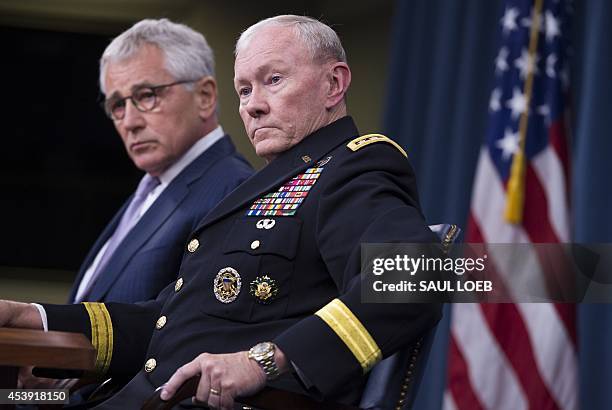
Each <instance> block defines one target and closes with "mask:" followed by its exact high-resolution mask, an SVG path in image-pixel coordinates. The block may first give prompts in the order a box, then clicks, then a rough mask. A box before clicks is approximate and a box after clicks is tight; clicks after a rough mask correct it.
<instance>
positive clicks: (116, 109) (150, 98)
mask: <svg viewBox="0 0 612 410" xmlns="http://www.w3.org/2000/svg"><path fill="white" fill-rule="evenodd" d="M195 81H197V80H181V81H175V82H173V83H170V84H162V85H155V86H153V87H142V88H139V89H137V90H136V91H134V92H133V93H132V95H128V96H127V97H123V98H109V99H107V100H104V101H103V102H102V108H103V109H104V111H105V112H106V115H108V117H109V118H110V119H112V120H114V121H120V120H122V119H123V118H125V107H126V105H127V100H131V101H132V104H134V107H136V109H137V110H138V111H140V112H149V111H153V110H154V109H155V108H156V107H157V105H158V104H159V93H160V91H162V90H163V89H165V88H168V87H172V86H174V85H178V84H186V83H193V82H195Z"/></svg>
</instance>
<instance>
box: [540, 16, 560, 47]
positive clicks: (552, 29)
mask: <svg viewBox="0 0 612 410" xmlns="http://www.w3.org/2000/svg"><path fill="white" fill-rule="evenodd" d="M544 18H545V19H546V21H545V24H544V28H545V29H546V41H552V40H554V38H555V36H560V35H561V27H560V26H559V20H557V19H556V18H555V16H554V15H553V14H552V13H551V12H550V11H549V10H547V11H546V14H545V15H544Z"/></svg>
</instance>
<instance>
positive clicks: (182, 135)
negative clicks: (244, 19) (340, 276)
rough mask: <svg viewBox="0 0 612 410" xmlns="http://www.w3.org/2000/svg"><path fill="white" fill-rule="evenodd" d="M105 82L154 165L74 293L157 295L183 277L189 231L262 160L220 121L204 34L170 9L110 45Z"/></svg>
mask: <svg viewBox="0 0 612 410" xmlns="http://www.w3.org/2000/svg"><path fill="white" fill-rule="evenodd" d="M100 86H101V89H102V92H103V93H104V94H105V96H106V100H105V103H104V107H105V110H106V112H107V114H108V116H109V117H110V119H111V120H112V121H113V122H114V124H115V127H116V129H117V132H118V133H119V135H120V136H121V139H122V140H123V142H124V145H125V149H126V151H127V153H128V155H129V156H130V158H131V159H132V161H133V162H134V164H135V165H136V167H138V168H139V169H141V170H143V171H145V172H146V174H145V176H144V177H143V181H142V182H141V184H140V186H139V190H137V191H136V193H135V194H134V195H132V196H131V197H130V198H129V199H128V200H127V202H126V203H125V204H124V205H123V206H122V207H121V209H120V210H119V211H118V212H117V214H116V215H115V217H114V218H113V219H112V220H111V222H110V223H109V224H108V226H107V227H106V229H104V231H103V232H102V234H101V235H100V237H99V238H98V240H97V241H96V243H95V244H94V246H93V247H92V249H91V250H90V252H89V254H88V255H87V257H86V258H85V261H84V262H83V265H82V266H81V268H80V270H79V273H78V276H77V279H76V281H75V283H74V286H73V288H72V291H71V293H70V302H81V301H84V300H87V301H108V302H136V301H141V300H148V299H152V298H154V297H155V296H157V294H158V293H159V292H160V291H161V289H163V288H164V287H165V286H166V285H167V284H168V283H170V282H171V281H173V280H174V279H176V275H177V272H178V268H179V266H180V261H181V258H182V255H183V249H184V246H185V243H186V240H187V238H188V235H189V233H190V232H191V231H192V230H193V229H194V228H195V226H196V225H197V223H198V222H199V221H200V220H201V219H202V218H203V217H204V216H205V215H206V214H207V213H208V212H209V211H210V210H211V209H212V208H213V207H214V206H215V205H216V204H217V203H218V202H219V201H220V200H221V199H222V198H223V197H224V196H225V195H227V194H228V193H229V192H231V191H232V190H233V189H234V188H235V187H236V186H238V185H239V184H240V183H241V182H242V181H244V180H245V179H246V178H248V176H249V175H250V174H251V172H252V170H251V167H250V165H249V164H248V163H247V162H246V161H245V160H244V159H243V158H242V156H240V154H238V153H237V152H236V149H235V148H234V146H233V144H232V142H231V140H230V137H229V136H228V135H224V132H223V130H222V128H221V127H220V126H219V124H218V120H217V88H216V83H215V80H214V58H213V53H212V50H211V49H210V47H209V46H208V44H207V42H206V40H205V38H204V37H203V36H202V34H200V33H197V32H195V31H194V30H192V29H190V28H189V27H187V26H184V25H182V24H175V23H172V22H170V21H168V20H165V19H163V20H143V21H141V22H139V23H137V24H135V25H134V26H133V27H132V28H130V29H129V30H127V31H125V32H124V33H122V34H121V35H119V36H118V37H117V38H115V39H114V40H113V41H112V42H111V43H110V45H109V46H108V47H107V48H106V50H105V52H104V54H103V56H102V59H101V61H100Z"/></svg>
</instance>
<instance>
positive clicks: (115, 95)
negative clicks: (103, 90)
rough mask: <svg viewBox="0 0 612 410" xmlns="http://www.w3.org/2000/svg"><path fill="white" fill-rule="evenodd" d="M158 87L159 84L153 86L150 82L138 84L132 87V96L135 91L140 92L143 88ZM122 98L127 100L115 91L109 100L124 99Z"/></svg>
mask: <svg viewBox="0 0 612 410" xmlns="http://www.w3.org/2000/svg"><path fill="white" fill-rule="evenodd" d="M157 85H158V84H153V83H152V82H150V81H143V82H141V83H136V84H134V85H132V86H131V87H130V94H134V92H135V91H138V90H140V89H142V88H147V87H156V86H157ZM122 98H125V97H123V96H121V94H120V93H118V92H117V91H115V92H113V93H112V94H111V95H109V96H108V98H107V100H115V99H122Z"/></svg>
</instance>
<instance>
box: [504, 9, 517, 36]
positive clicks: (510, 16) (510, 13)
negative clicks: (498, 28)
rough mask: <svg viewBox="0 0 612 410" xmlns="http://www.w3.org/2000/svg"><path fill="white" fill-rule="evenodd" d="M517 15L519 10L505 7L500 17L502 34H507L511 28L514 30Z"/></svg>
mask: <svg viewBox="0 0 612 410" xmlns="http://www.w3.org/2000/svg"><path fill="white" fill-rule="evenodd" d="M518 16H519V11H518V10H517V9H515V8H514V7H511V8H506V12H505V13H504V16H503V17H502V19H501V23H502V27H503V28H504V29H503V31H504V34H508V33H509V32H511V31H512V30H516V28H517V27H518V26H517V25H516V18H517V17H518Z"/></svg>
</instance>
